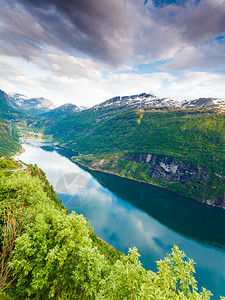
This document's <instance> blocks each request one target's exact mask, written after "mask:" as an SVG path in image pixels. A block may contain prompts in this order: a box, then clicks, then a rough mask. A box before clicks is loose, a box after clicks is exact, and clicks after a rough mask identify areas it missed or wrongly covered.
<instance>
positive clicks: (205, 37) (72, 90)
mask: <svg viewBox="0 0 225 300" xmlns="http://www.w3.org/2000/svg"><path fill="white" fill-rule="evenodd" d="M0 89H2V90H3V91H6V92H17V93H21V94H25V95H27V96H28V97H45V98H47V99H50V100H51V101H52V102H53V103H55V105H56V106H59V105H62V104H64V103H68V102H70V103H74V104H77V105H84V106H89V107H91V106H93V105H95V104H97V103H100V102H103V101H105V100H107V99H109V98H112V97H114V96H127V95H132V94H139V93H144V92H146V93H153V94H155V95H157V96H159V97H171V98H173V99H196V98H199V97H220V98H225V0H66V1H63V0H32V1H31V0H18V1H15V0H7V1H5V0H0Z"/></svg>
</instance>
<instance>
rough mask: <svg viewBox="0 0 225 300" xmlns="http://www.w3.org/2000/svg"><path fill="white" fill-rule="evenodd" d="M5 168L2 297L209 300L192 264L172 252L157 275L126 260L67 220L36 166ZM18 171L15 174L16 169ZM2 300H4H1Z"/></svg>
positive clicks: (72, 218) (0, 182)
mask: <svg viewBox="0 0 225 300" xmlns="http://www.w3.org/2000/svg"><path fill="white" fill-rule="evenodd" d="M12 164H15V162H13V161H11V160H7V161H6V162H5V166H0V225H1V227H0V242H1V244H0V245H1V246H0V247H1V271H0V291H1V294H2V297H3V296H4V297H5V299H210V292H208V291H207V290H206V289H204V288H203V289H202V290H201V292H199V291H198V288H197V282H196V280H195V278H194V276H193V275H194V272H195V269H194V262H193V260H191V259H189V258H187V257H186V256H185V254H184V253H183V252H182V251H181V250H179V249H178V247H177V246H174V247H173V249H172V252H171V253H170V254H168V255H167V257H166V258H165V259H164V260H161V261H158V262H156V264H157V268H158V271H157V272H156V273H155V272H152V271H150V270H149V271H147V270H145V269H144V268H143V267H142V265H141V263H140V261H139V254H138V251H137V249H136V248H133V249H130V250H129V251H128V254H127V255H125V254H122V253H120V252H118V251H116V250H115V249H113V248H112V247H110V246H109V245H107V244H106V243H104V241H102V240H100V239H99V238H98V237H97V236H96V235H95V234H94V233H93V229H92V228H91V226H90V224H89V223H88V222H87V221H86V220H85V218H84V217H83V216H82V215H77V214H76V213H75V212H73V213H71V214H69V213H68V211H67V210H66V209H65V208H64V207H63V206H62V205H61V202H60V200H59V199H58V198H57V196H56V194H55V192H54V189H53V187H52V186H50V185H49V183H48V181H47V179H46V177H45V174H44V173H43V172H42V171H41V170H40V169H39V168H38V167H37V166H34V167H33V166H30V165H29V166H28V168H27V169H26V170H22V171H18V172H10V171H7V169H8V167H9V166H11V165H12ZM15 167H16V166H15ZM3 299H4V298H3Z"/></svg>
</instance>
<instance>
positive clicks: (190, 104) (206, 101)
mask: <svg viewBox="0 0 225 300" xmlns="http://www.w3.org/2000/svg"><path fill="white" fill-rule="evenodd" d="M182 108H185V109H204V108H206V109H207V108H209V109H213V108H218V109H221V110H225V99H220V98H199V99H195V100H190V101H186V102H184V101H183V102H182Z"/></svg>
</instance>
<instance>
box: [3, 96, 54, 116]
mask: <svg viewBox="0 0 225 300" xmlns="http://www.w3.org/2000/svg"><path fill="white" fill-rule="evenodd" d="M8 96H9V99H10V100H11V103H13V102H14V103H15V104H16V105H17V106H18V107H19V108H20V109H22V110H24V111H26V112H27V113H31V112H32V114H40V113H44V112H47V111H49V110H51V109H54V108H55V105H54V104H53V103H52V102H51V101H50V100H48V99H45V98H43V97H41V98H28V97H26V96H24V95H21V94H16V93H11V94H8Z"/></svg>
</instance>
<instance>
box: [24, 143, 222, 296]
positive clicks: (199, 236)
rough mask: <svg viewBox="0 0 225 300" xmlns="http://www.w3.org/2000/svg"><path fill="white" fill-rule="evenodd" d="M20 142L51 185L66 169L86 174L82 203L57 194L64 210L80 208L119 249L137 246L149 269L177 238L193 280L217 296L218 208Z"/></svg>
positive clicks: (219, 257) (27, 158) (219, 271)
mask: <svg viewBox="0 0 225 300" xmlns="http://www.w3.org/2000/svg"><path fill="white" fill-rule="evenodd" d="M23 146H24V148H25V150H26V151H25V152H24V153H23V154H21V156H20V158H21V160H23V161H24V162H26V163H33V164H35V163H36V164H37V165H38V166H39V167H40V168H42V169H43V170H44V172H45V173H46V175H47V178H48V180H49V181H50V182H51V184H53V186H54V187H56V185H57V182H58V181H59V180H60V178H62V177H64V176H65V175H66V174H70V173H76V174H81V175H82V176H84V177H85V178H86V180H87V181H88V188H89V190H90V191H89V195H88V199H87V201H85V202H84V203H82V205H80V206H77V203H75V205H74V207H73V205H72V204H71V202H70V205H69V206H68V207H67V205H66V203H67V201H68V195H69V196H71V195H70V194H67V193H65V192H63V193H59V196H60V198H61V199H62V201H63V202H64V203H65V206H66V207H67V208H68V209H69V210H70V211H71V210H75V211H76V212H77V213H81V214H83V215H84V216H85V217H86V218H87V220H89V221H90V223H91V225H92V226H93V227H94V229H95V233H96V234H97V235H99V236H100V237H101V238H102V239H104V240H106V241H107V242H109V243H110V244H111V245H112V246H114V247H115V248H116V249H118V250H121V251H124V252H127V250H128V248H129V247H134V246H135V247H137V248H138V249H139V252H140V254H141V261H142V263H143V264H144V266H145V267H146V268H147V269H153V270H155V269H156V264H155V260H159V259H162V258H163V257H165V255H166V253H168V252H170V249H171V247H172V246H173V245H174V244H177V245H178V246H179V247H180V248H181V249H182V250H184V251H185V252H186V254H187V255H188V256H189V257H191V258H193V259H194V260H195V261H196V263H197V265H196V271H197V274H196V279H197V280H198V282H199V286H205V287H207V288H208V289H210V290H211V291H212V292H213V293H214V294H215V295H216V296H217V298H218V295H219V294H224V295H225V251H224V248H223V247H224V233H223V229H224V218H225V212H224V211H223V210H218V209H215V208H213V207H208V206H204V205H201V204H199V203H197V202H194V201H190V199H187V198H184V197H181V196H179V195H176V194H174V193H171V192H169V191H166V190H162V189H160V188H157V187H152V186H149V185H146V184H141V183H137V182H134V181H130V180H127V179H124V178H119V177H117V176H114V175H109V174H104V173H102V172H96V171H95V172H87V171H86V170H85V169H81V168H80V167H79V166H77V165H76V164H74V163H73V162H72V161H70V160H69V159H67V158H66V156H68V157H70V156H71V155H74V154H72V153H69V152H68V151H67V152H65V156H63V152H62V149H60V154H59V153H58V151H59V149H54V148H52V149H50V148H48V150H46V149H45V148H44V147H45V146H46V144H33V143H31V144H24V145H23ZM47 146H48V147H49V146H51V145H47ZM220 225H221V226H220ZM214 244H216V245H217V247H215V246H214ZM218 246H219V247H220V248H219V247H218Z"/></svg>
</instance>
